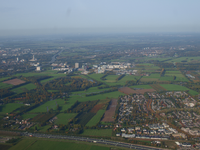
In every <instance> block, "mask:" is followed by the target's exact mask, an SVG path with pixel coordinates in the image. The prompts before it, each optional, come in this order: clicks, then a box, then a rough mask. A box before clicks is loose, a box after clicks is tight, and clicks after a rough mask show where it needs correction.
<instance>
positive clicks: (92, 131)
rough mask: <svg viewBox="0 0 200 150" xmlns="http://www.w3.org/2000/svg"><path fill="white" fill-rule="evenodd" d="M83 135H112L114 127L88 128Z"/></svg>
mask: <svg viewBox="0 0 200 150" xmlns="http://www.w3.org/2000/svg"><path fill="white" fill-rule="evenodd" d="M82 135H89V136H109V137H110V136H111V135H112V129H99V130H98V129H86V130H84V132H83V133H82Z"/></svg>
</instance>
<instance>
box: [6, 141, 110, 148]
mask: <svg viewBox="0 0 200 150" xmlns="http://www.w3.org/2000/svg"><path fill="white" fill-rule="evenodd" d="M66 149H67V150H68V149H69V150H110V148H109V147H103V146H97V145H93V144H88V143H87V144H82V143H78V144H77V143H74V142H73V141H70V142H65V141H64V140H62V141H58V140H46V139H40V140H37V139H24V140H22V141H20V142H19V143H18V144H16V145H15V146H13V147H11V148H10V149H9V150H66Z"/></svg>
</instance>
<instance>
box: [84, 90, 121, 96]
mask: <svg viewBox="0 0 200 150" xmlns="http://www.w3.org/2000/svg"><path fill="white" fill-rule="evenodd" d="M117 90H118V88H112V89H110V90H105V91H101V92H96V93H90V94H85V96H93V95H98V94H104V93H110V92H114V91H117Z"/></svg>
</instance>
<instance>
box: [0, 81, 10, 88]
mask: <svg viewBox="0 0 200 150" xmlns="http://www.w3.org/2000/svg"><path fill="white" fill-rule="evenodd" d="M12 86H13V85H12V84H7V83H3V82H0V89H4V88H10V87H12Z"/></svg>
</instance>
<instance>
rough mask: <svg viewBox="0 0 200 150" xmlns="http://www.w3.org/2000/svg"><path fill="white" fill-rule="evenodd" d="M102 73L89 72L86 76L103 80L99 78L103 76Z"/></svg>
mask: <svg viewBox="0 0 200 150" xmlns="http://www.w3.org/2000/svg"><path fill="white" fill-rule="evenodd" d="M103 75H104V74H89V75H88V77H91V78H93V79H95V80H97V81H101V82H103V80H101V79H100V78H101V77H102V76H103Z"/></svg>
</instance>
